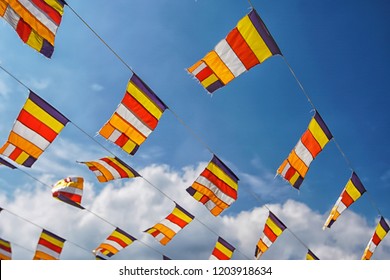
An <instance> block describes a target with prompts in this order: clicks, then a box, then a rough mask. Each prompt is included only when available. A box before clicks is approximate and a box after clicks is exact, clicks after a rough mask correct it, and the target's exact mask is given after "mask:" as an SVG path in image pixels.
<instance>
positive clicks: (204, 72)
mask: <svg viewBox="0 0 390 280" xmlns="http://www.w3.org/2000/svg"><path fill="white" fill-rule="evenodd" d="M212 74H213V71H212V70H211V69H210V67H208V66H206V67H205V68H203V69H202V70H201V71H200V72H199V73H198V74H196V75H195V77H196V78H197V79H198V80H199V81H200V82H203V80H205V79H207V78H208V77H210V76H211V75H212Z"/></svg>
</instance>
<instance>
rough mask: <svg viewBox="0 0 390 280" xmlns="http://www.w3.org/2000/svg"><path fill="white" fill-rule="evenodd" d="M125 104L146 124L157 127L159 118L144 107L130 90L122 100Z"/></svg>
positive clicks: (152, 127) (151, 127)
mask: <svg viewBox="0 0 390 280" xmlns="http://www.w3.org/2000/svg"><path fill="white" fill-rule="evenodd" d="M122 103H123V105H125V106H126V107H127V108H128V109H129V110H130V111H132V112H133V113H134V114H135V115H136V116H137V117H138V118H139V119H140V120H141V121H142V122H143V123H144V124H146V125H147V126H148V127H149V128H150V129H152V130H153V129H155V128H156V126H157V124H158V120H157V119H156V118H155V117H154V116H153V115H152V114H151V113H150V112H149V111H148V110H147V109H146V108H145V107H144V106H142V104H141V103H139V102H138V101H137V100H136V99H135V98H134V97H133V96H132V95H131V94H130V93H129V92H126V94H125V96H124V97H123V100H122Z"/></svg>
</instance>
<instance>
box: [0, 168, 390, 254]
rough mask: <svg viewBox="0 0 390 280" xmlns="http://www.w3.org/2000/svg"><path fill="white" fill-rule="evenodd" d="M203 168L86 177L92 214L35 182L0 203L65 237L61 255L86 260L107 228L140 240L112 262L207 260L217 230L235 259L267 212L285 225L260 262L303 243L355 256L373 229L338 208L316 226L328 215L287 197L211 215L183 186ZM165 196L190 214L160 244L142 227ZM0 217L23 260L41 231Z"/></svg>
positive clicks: (159, 215) (162, 206)
mask: <svg viewBox="0 0 390 280" xmlns="http://www.w3.org/2000/svg"><path fill="white" fill-rule="evenodd" d="M203 168H204V164H199V165H198V166H197V167H195V168H194V167H185V168H183V169H182V170H174V169H172V168H171V167H170V166H168V165H151V166H147V167H145V168H143V169H141V170H139V172H140V173H141V174H142V175H143V176H144V178H147V179H148V180H149V182H151V184H150V183H148V182H147V181H146V180H144V179H143V178H135V179H129V180H117V181H115V182H112V183H107V184H99V183H97V181H96V180H94V181H93V182H88V181H86V183H85V189H84V197H83V203H82V204H83V205H84V206H85V207H86V208H87V209H90V211H91V212H93V213H90V212H88V211H86V210H79V209H76V208H74V207H71V206H68V205H66V204H64V203H61V202H59V201H57V200H55V199H53V198H51V193H50V190H48V189H47V188H45V187H43V186H40V185H39V184H38V183H36V182H32V186H31V187H32V189H34V191H33V192H30V191H25V190H21V189H16V190H15V192H14V196H13V197H14V198H13V199H10V198H8V197H5V196H0V206H2V207H3V208H5V209H8V210H10V211H12V212H14V213H16V214H18V215H20V217H23V218H25V219H27V220H29V221H31V222H33V223H34V224H36V225H38V226H39V227H45V228H46V229H48V230H51V231H53V232H54V233H56V234H59V235H60V236H62V237H63V238H65V239H67V240H68V242H67V243H65V246H64V250H63V253H62V258H63V259H92V258H93V256H92V255H91V254H90V253H89V252H90V251H91V250H93V249H94V248H96V247H97V246H98V245H99V244H100V243H101V242H102V241H103V240H104V239H105V238H106V237H107V236H108V235H109V234H110V233H111V231H112V230H113V226H118V227H120V228H122V229H124V230H125V231H127V232H128V233H130V234H132V235H133V236H134V237H136V238H139V239H140V240H142V242H144V243H145V244H147V246H146V245H144V244H143V243H141V242H135V243H134V244H132V245H131V246H129V247H128V248H126V249H124V250H123V251H121V252H120V253H118V254H117V255H116V256H115V257H114V258H115V259H161V254H166V255H168V256H169V257H171V258H172V259H208V257H209V255H210V253H211V250H212V249H213V246H214V244H215V242H216V239H217V235H221V236H222V237H223V238H225V239H226V240H227V241H229V242H231V243H232V244H233V245H234V246H236V248H237V251H236V252H235V254H234V258H235V259H245V258H246V257H249V258H252V257H253V253H254V248H255V245H256V243H257V241H258V239H259V237H260V236H261V234H262V230H263V227H264V222H265V220H266V218H267V215H268V209H271V210H272V212H273V213H275V214H276V215H277V216H278V217H279V218H280V219H281V220H282V221H283V222H284V223H285V224H286V225H287V227H288V229H287V230H286V231H285V232H284V233H283V234H282V235H281V236H280V237H279V238H278V239H277V240H276V242H275V244H274V245H273V246H271V247H270V249H269V250H268V251H267V252H266V253H265V254H264V255H263V257H262V258H263V259H304V257H305V254H306V250H307V248H306V246H308V247H309V248H310V249H311V250H312V251H313V252H314V253H315V254H317V256H318V257H320V258H321V259H359V258H360V257H361V254H362V252H363V250H364V248H365V246H366V244H367V243H368V241H369V239H370V238H371V235H372V234H373V231H374V225H370V226H369V225H367V222H366V220H365V219H364V218H362V217H361V216H359V215H358V214H356V213H354V212H352V211H350V210H347V211H345V212H344V213H343V215H342V216H341V217H340V218H339V220H338V221H337V222H336V223H335V224H334V225H333V227H332V229H330V230H326V231H323V230H322V225H323V223H324V221H325V219H326V216H327V214H328V213H324V214H322V213H319V212H317V211H315V210H313V209H310V208H309V207H308V206H307V205H305V204H303V203H300V202H297V201H294V200H287V201H285V202H283V203H277V204H269V205H267V207H265V206H262V207H256V208H253V209H250V210H245V211H241V212H239V213H232V212H227V214H224V215H222V216H221V217H219V218H218V217H217V218H215V217H213V216H212V215H211V214H210V213H209V212H208V211H207V210H206V209H205V207H204V206H203V205H201V204H200V203H198V202H196V201H195V200H194V199H193V198H192V197H190V196H189V195H188V194H187V193H186V191H185V189H186V187H188V185H190V184H191V183H192V181H193V180H194V179H195V178H196V177H197V176H198V174H199V173H200V172H201V170H202V169H203ZM156 188H158V189H159V190H161V191H162V192H164V194H161V193H160V191H158V190H157V189H156ZM167 196H168V197H169V198H167ZM171 199H174V200H175V201H176V202H177V203H178V204H180V205H181V206H183V207H184V208H185V209H187V210H188V211H189V212H190V213H192V214H194V215H195V217H196V220H195V221H193V222H192V223H190V224H189V225H188V226H187V227H186V228H184V229H183V230H182V231H180V232H179V233H178V234H177V235H176V236H175V237H174V239H173V240H172V241H171V242H170V243H169V244H168V245H167V246H165V247H164V246H161V245H160V244H159V243H158V242H157V241H155V240H154V238H153V237H151V236H150V235H148V234H146V233H143V231H144V230H145V229H147V228H148V227H150V226H153V225H154V224H155V223H157V222H159V221H160V220H162V219H163V218H165V216H167V215H168V214H169V212H170V211H171V210H172V208H173V206H174V204H173V202H172V201H171ZM99 217H100V218H99ZM0 219H1V223H2V227H1V228H0V236H1V237H2V238H4V239H8V240H10V241H14V242H16V243H17V244H19V245H21V246H23V247H25V248H27V249H28V250H25V249H23V248H20V247H17V246H15V250H14V258H15V259H30V258H31V257H32V255H33V251H34V250H35V246H36V242H37V239H38V237H39V234H40V230H41V229H40V228H39V227H36V226H34V225H33V224H30V223H28V222H26V221H24V220H22V219H19V218H16V217H14V216H12V215H10V214H9V213H7V212H6V211H5V212H4V213H1V214H0ZM102 219H104V220H106V221H108V223H107V222H105V221H103V220H102ZM110 224H111V225H110ZM15 229H17V230H15ZM302 243H303V244H305V246H304V245H303V244H302ZM151 248H153V249H151ZM374 258H376V259H390V239H389V238H387V239H384V241H383V242H382V243H381V245H380V246H379V247H378V248H377V250H376V252H375V254H374Z"/></svg>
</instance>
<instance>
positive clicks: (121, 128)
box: [99, 74, 168, 155]
mask: <svg viewBox="0 0 390 280" xmlns="http://www.w3.org/2000/svg"><path fill="white" fill-rule="evenodd" d="M167 108H168V107H167V106H166V105H165V104H164V102H162V101H161V99H160V98H159V97H158V96H157V95H156V94H155V93H154V92H153V91H152V90H151V89H150V88H149V86H148V85H147V84H145V83H144V82H143V81H142V80H141V79H140V78H139V77H138V76H137V75H136V74H133V76H132V77H131V79H130V81H129V83H128V85H127V89H126V93H125V95H124V97H123V99H122V102H121V103H120V104H119V105H118V108H117V109H116V111H115V112H114V114H113V115H112V116H111V118H110V119H109V120H108V122H106V123H105V124H104V126H103V127H102V128H101V129H100V131H99V134H100V135H101V136H102V137H104V138H105V139H107V140H109V141H111V142H112V143H114V144H116V145H118V146H119V147H121V148H122V149H123V150H124V151H125V152H127V153H129V154H131V155H134V154H135V153H136V152H137V150H138V148H139V146H140V145H141V144H142V143H143V142H144V141H145V140H146V138H147V137H148V136H149V135H150V134H151V133H152V131H153V130H154V129H155V128H156V127H157V124H158V121H159V120H160V118H161V116H162V114H163V113H164V111H165V110H166V109H167Z"/></svg>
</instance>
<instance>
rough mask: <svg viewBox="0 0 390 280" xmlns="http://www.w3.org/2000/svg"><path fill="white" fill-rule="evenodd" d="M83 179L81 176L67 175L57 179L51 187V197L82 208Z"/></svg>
mask: <svg viewBox="0 0 390 280" xmlns="http://www.w3.org/2000/svg"><path fill="white" fill-rule="evenodd" d="M83 188H84V179H83V178H82V177H68V178H65V179H62V180H60V181H58V182H57V183H56V184H55V185H54V186H53V187H52V189H51V192H52V194H53V197H55V198H57V199H59V200H61V201H63V202H65V203H68V204H70V205H72V206H75V207H77V208H80V209H84V207H83V206H81V199H82V197H83Z"/></svg>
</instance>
